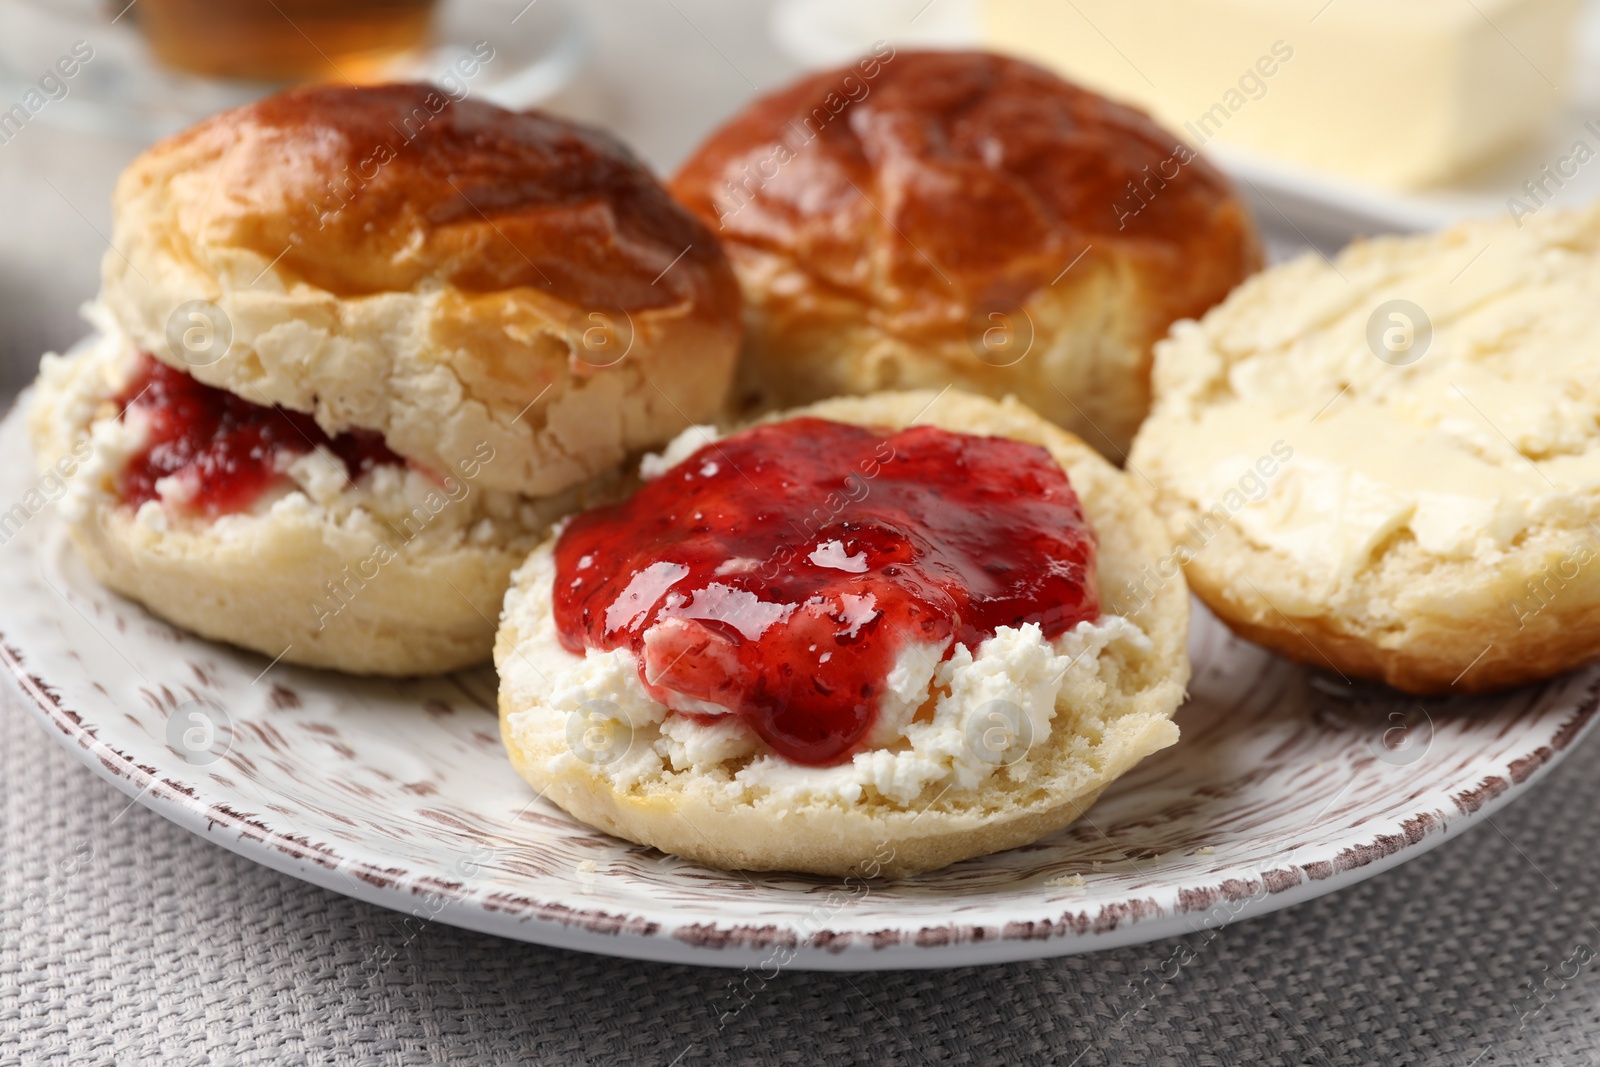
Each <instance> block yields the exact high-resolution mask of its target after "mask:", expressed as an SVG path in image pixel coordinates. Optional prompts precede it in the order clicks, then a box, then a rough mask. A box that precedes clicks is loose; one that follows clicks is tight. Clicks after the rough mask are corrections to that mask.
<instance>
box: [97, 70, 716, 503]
mask: <svg viewBox="0 0 1600 1067" xmlns="http://www.w3.org/2000/svg"><path fill="white" fill-rule="evenodd" d="M113 244H114V245H115V246H116V249H117V251H116V252H115V253H113V254H108V256H107V257H106V260H105V286H104V297H103V299H104V300H105V303H106V305H107V307H108V308H109V309H110V311H111V312H112V314H113V315H114V316H115V317H116V319H117V320H118V322H119V323H120V324H121V326H122V328H123V329H125V330H126V331H127V332H128V333H129V334H130V335H132V337H133V338H134V339H135V340H136V342H137V343H138V344H140V345H141V346H142V347H144V348H146V349H148V350H149V351H151V352H152V353H153V354H154V355H155V356H156V357H157V358H160V359H162V360H165V361H166V362H169V363H171V364H172V365H174V366H177V367H179V368H181V369H184V370H187V371H189V372H190V373H193V374H194V376H195V377H197V378H199V379H200V380H202V381H204V382H206V383H207V384H210V385H216V386H219V387H221V388H225V389H228V390H230V391H232V392H235V393H237V394H239V395H240V396H243V397H245V398H246V399H249V400H252V401H255V402H257V403H276V404H281V405H283V406H285V407H289V408H293V409H295V410H299V411H309V412H312V413H313V414H314V415H315V416H316V417H317V420H318V422H319V423H320V424H322V425H323V427H324V428H325V429H327V430H329V431H330V432H338V431H341V430H345V429H349V428H351V427H360V428H363V429H369V430H376V431H378V432H380V433H383V434H384V435H385V437H386V438H387V440H388V443H389V445H390V447H392V448H394V449H395V451H397V452H399V453H401V454H402V455H404V456H406V457H407V458H409V459H413V460H416V461H417V462H419V463H421V464H423V465H424V466H431V467H433V468H435V469H446V468H447V467H448V460H449V458H450V457H451V456H452V455H456V454H460V453H461V452H462V451H463V450H470V447H471V445H472V443H473V442H475V441H477V440H483V439H487V440H488V441H489V443H490V444H492V445H493V446H494V447H495V448H496V450H497V451H498V452H499V453H500V454H501V456H502V457H503V458H504V459H505V460H506V462H504V463H500V464H496V466H495V467H494V468H493V469H491V470H490V471H488V472H487V473H486V478H487V482H486V484H491V485H492V486H493V487H495V488H504V489H512V490H516V491H519V492H525V493H529V494H534V495H541V494H546V493H553V492H558V491H560V490H562V489H564V488H566V487H568V486H571V485H573V484H576V483H577V482H580V481H582V480H583V479H584V478H586V477H590V476H593V475H594V474H596V473H599V472H600V471H602V470H604V469H605V468H607V467H609V466H611V465H613V464H615V463H616V462H618V461H619V460H620V459H621V458H622V456H623V455H624V454H625V453H626V452H627V451H629V450H632V449H637V448H641V447H647V446H650V445H653V444H656V443H659V441H661V440H663V439H665V438H666V437H670V436H671V435H672V434H673V433H675V432H676V431H677V430H679V429H681V428H682V426H683V425H684V420H685V419H686V418H687V419H691V420H693V419H701V418H705V417H706V416H708V415H710V414H711V413H713V412H714V411H715V410H716V409H717V406H718V405H719V403H720V401H721V397H722V395H723V392H724V390H725V389H726V388H727V385H728V381H729V379H730V377H731V374H732V365H733V361H734V358H735V355H736V353H737V348H738V336H739V330H740V325H739V292H738V285H737V282H736V281H735V279H734V277H733V274H732V271H731V269H730V267H729V265H728V263H727V261H726V258H725V257H724V255H723V253H722V251H721V249H720V247H719V245H718V243H717V240H716V238H715V237H714V236H713V235H712V234H710V233H709V232H708V231H707V230H706V228H705V227H704V226H702V225H701V224H700V223H699V222H698V221H697V220H696V219H694V218H693V217H692V216H691V215H690V214H689V213H688V212H686V211H684V210H683V209H682V208H681V207H680V206H678V205H677V204H676V203H674V202H673V200H672V199H671V197H670V196H668V194H667V193H666V191H665V189H663V188H662V186H661V185H660V184H659V183H658V182H657V181H656V179H655V178H654V177H653V176H652V175H651V174H650V172H649V170H648V169H647V168H646V167H645V166H644V165H643V164H641V163H640V162H639V161H638V160H637V159H636V158H634V156H633V155H632V154H631V153H630V152H629V151H628V150H627V149H626V148H624V147H622V146H621V145H620V144H618V143H617V142H616V141H614V140H613V139H611V138H610V137H609V136H607V135H605V134H603V133H600V132H599V131H596V130H592V129H589V128H587V127H583V126H579V125H576V124H574V123H570V122H567V121H566V120H563V119H558V118H554V117H552V116H548V115H542V114H535V113H521V114H519V113H513V112H510V111H506V110H504V109H502V108H499V107H495V106H493V105H490V104H486V103H482V102H479V101H477V100H471V99H465V100H459V101H457V100H452V99H450V98H449V97H447V96H445V95H444V94H443V92H442V91H441V90H438V89H435V88H432V87H430V86H426V85H382V86H371V87H361V88H348V87H336V86H319V87H315V88H309V89H298V90H293V91H290V92H285V93H280V94H278V95H276V96H273V97H269V98H267V99H265V100H262V101H259V102H257V103H254V104H250V105H247V106H245V107H241V108H236V109H234V110H232V111H228V112H225V113H223V114H221V115H218V116H215V117H214V118H211V119H208V120H207V121H205V122H203V123H201V124H200V125H198V126H196V127H194V128H193V129H190V130H188V131H186V132H184V133H182V134H179V135H177V136H176V137H173V138H170V139H168V140H166V141H163V142H161V143H159V144H157V145H155V146H154V147H152V148H151V149H149V150H148V151H147V152H145V153H144V154H143V155H141V156H140V157H139V158H138V159H136V160H135V161H134V162H133V164H132V165H130V166H129V167H128V169H127V171H126V172H124V174H123V176H122V178H121V180H120V181H119V182H118V185H117V190H116V196H115V233H114V235H113ZM195 300H205V301H210V302H212V303H215V304H217V305H219V306H220V307H221V308H222V310H223V311H224V313H225V314H226V316H227V318H228V321H229V323H230V325H231V333H232V346H231V348H229V349H228V351H227V355H226V356H223V355H222V353H221V352H216V353H210V352H207V353H204V354H203V358H200V359H195V358H192V354H191V353H185V352H181V351H173V348H172V344H171V341H170V337H171V334H170V333H169V327H170V323H171V321H172V319H173V316H174V314H175V312H177V311H178V309H180V308H182V307H183V306H184V305H185V304H187V303H188V302H190V301H195ZM597 313H598V314H600V315H601V316H602V320H603V322H602V320H597V319H595V318H594V315H595V314H597ZM604 322H608V323H610V326H611V330H610V334H609V336H608V337H602V336H601V334H596V333H594V332H593V331H594V327H595V325H596V324H597V323H602V324H603V323H604ZM596 337H600V338H601V340H604V341H606V343H607V344H608V345H609V347H606V348H604V349H601V348H597V347H595V346H593V345H591V344H590V341H591V339H592V338H596Z"/></svg>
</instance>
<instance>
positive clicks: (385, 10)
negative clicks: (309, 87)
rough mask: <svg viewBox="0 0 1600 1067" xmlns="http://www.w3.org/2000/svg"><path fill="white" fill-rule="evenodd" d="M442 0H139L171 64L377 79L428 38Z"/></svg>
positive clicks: (207, 71) (153, 41)
mask: <svg viewBox="0 0 1600 1067" xmlns="http://www.w3.org/2000/svg"><path fill="white" fill-rule="evenodd" d="M434 2H435V0H138V3H137V4H135V5H133V6H132V7H131V8H129V9H128V14H129V17H131V18H135V19H137V21H138V24H139V27H140V29H141V31H142V32H143V33H144V36H145V39H146V40H147V41H148V42H149V43H150V47H151V50H152V51H154V52H155V54H156V57H157V58H158V59H159V60H161V62H163V63H165V64H166V65H167V66H169V67H174V68H176V69H178V70H184V71H189V72H190V73H194V74H203V75H207V76H210V77H217V78H239V79H247V80H251V81H269V82H283V81H310V80H324V79H338V80H340V81H344V80H349V81H355V82H360V81H374V80H379V79H381V78H382V77H383V76H384V72H385V71H386V70H388V69H390V68H392V67H393V66H394V64H395V63H396V61H398V60H400V59H402V58H403V57H405V56H407V55H408V54H410V53H412V52H414V51H415V50H417V49H418V48H420V47H421V46H422V45H424V44H425V43H426V42H427V39H428V35H429V29H430V24H431V21H432V18H433V7H434Z"/></svg>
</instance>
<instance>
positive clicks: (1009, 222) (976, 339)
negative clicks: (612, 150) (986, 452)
mask: <svg viewBox="0 0 1600 1067" xmlns="http://www.w3.org/2000/svg"><path fill="white" fill-rule="evenodd" d="M672 191H673V193H674V194H675V195H676V196H677V197H678V198H679V199H680V200H681V201H682V202H683V203H684V204H686V205H688V206H689V207H690V208H691V209H692V210H693V211H694V212H695V213H696V214H698V215H699V216H700V217H701V218H702V219H703V220H705V222H706V225H707V226H708V227H710V228H711V229H712V230H713V231H715V232H716V234H717V235H718V236H719V237H720V238H721V239H722V241H723V243H724V245H725V247H726V248H727V250H728V255H729V258H730V259H731V260H732V261H733V265H734V269H735V270H736V271H737V272H738V274H739V280H740V282H741V283H742V285H743V287H744V291H745V298H746V301H747V302H748V304H749V308H748V310H747V311H746V325H747V329H748V333H747V336H746V340H745V353H744V358H743V360H742V362H741V364H740V368H739V383H738V385H737V387H736V392H735V400H736V401H737V402H738V403H739V404H740V405H743V406H761V407H780V408H781V407H787V406H790V405H794V404H801V403H809V402H811V401H814V400H820V399H823V398H825V397H828V396H834V395H841V394H847V395H859V394H863V393H871V392H875V391H878V390H883V389H941V388H943V387H944V386H946V385H949V384H951V383H952V382H953V383H955V384H956V385H957V386H958V387H960V388H963V389H966V390H969V391H971V392H977V393H983V394H987V395H989V396H994V397H997V398H998V397H1004V396H1007V395H1014V396H1016V397H1018V398H1019V399H1021V400H1022V401H1023V402H1024V403H1026V404H1028V405H1029V406H1030V407H1032V408H1033V409H1034V410H1036V411H1038V412H1039V413H1040V414H1042V415H1044V416H1045V417H1047V418H1049V419H1051V420H1053V421H1055V422H1057V423H1059V424H1060V425H1062V426H1065V427H1066V428H1067V429H1069V430H1071V431H1072V432H1074V433H1076V434H1078V435H1079V436H1081V437H1082V438H1083V439H1084V440H1086V441H1088V442H1089V443H1090V444H1091V445H1092V446H1094V447H1095V448H1097V449H1099V450H1100V451H1101V452H1102V453H1103V454H1105V455H1106V456H1108V457H1110V458H1111V459H1113V460H1114V461H1116V462H1120V461H1121V460H1122V458H1123V452H1124V451H1125V450H1126V449H1127V447H1128V442H1129V441H1130V440H1132V438H1133V434H1134V431H1135V430H1136V429H1138V426H1139V421H1140V420H1141V419H1142V418H1143V417H1144V414H1145V412H1146V410H1147V409H1148V406H1149V400H1150V389H1149V369H1150V347H1151V345H1152V344H1154V343H1155V342H1156V341H1157V340H1158V339H1160V337H1161V336H1162V335H1163V334H1164V333H1165V332H1166V329H1167V326H1168V325H1169V324H1170V323H1171V322H1173V321H1174V320H1176V319H1181V318H1185V317H1190V316H1195V315H1199V314H1201V313H1203V312H1204V311H1205V310H1206V309H1207V308H1209V307H1210V306H1211V305H1212V304H1215V303H1216V302H1217V301H1218V300H1221V299H1222V298H1223V297H1224V296H1225V295H1227V293H1228V290H1230V289H1231V288H1233V286H1235V285H1237V284H1238V283H1239V281H1240V280H1241V279H1243V278H1244V277H1245V276H1246V275H1248V274H1249V273H1251V272H1252V271H1254V270H1255V269H1257V267H1258V266H1259V265H1260V261H1261V256H1260V244H1259V241H1258V238H1257V236H1256V232H1255V226H1254V224H1253V223H1252V221H1251V219H1250V216H1249V213H1248V212H1247V211H1246V209H1245V207H1244V205H1243V204H1242V203H1241V202H1240V201H1239V199H1238V197H1237V196H1236V195H1235V194H1234V191H1233V189H1232V187H1231V185H1230V184H1229V182H1228V180H1227V178H1226V177H1224V176H1223V175H1222V173H1221V172H1219V171H1218V170H1217V169H1216V168H1214V167H1212V166H1211V165H1210V164H1209V163H1208V162H1206V160H1205V159H1203V158H1200V157H1199V156H1197V155H1196V154H1195V153H1194V152H1193V151H1192V150H1191V149H1190V148H1188V147H1187V146H1185V145H1184V144H1183V143H1182V141H1181V140H1180V139H1179V138H1178V137H1177V136H1176V135H1174V134H1171V133H1169V132H1167V131H1165V130H1163V129H1162V128H1161V127H1160V126H1158V125H1157V124H1156V123H1154V122H1152V121H1151V120H1150V119H1149V118H1148V117H1147V116H1145V115H1144V114H1143V113H1141V112H1139V111H1137V110H1135V109H1133V108H1130V107H1125V106H1123V105H1122V104H1119V103H1116V102H1114V101H1111V100H1108V99H1106V98H1105V97H1103V96H1100V95H1099V94H1097V93H1093V92H1090V91H1089V90H1086V89H1083V88H1080V87H1078V86H1076V85H1073V84H1071V83H1069V82H1066V81H1063V80H1062V79H1061V78H1058V77H1057V76H1055V75H1054V74H1052V73H1050V72H1048V71H1046V70H1044V69H1043V68H1041V67H1037V66H1035V65H1033V64H1031V63H1026V62H1023V61H1021V60H1018V59H1014V58H1011V57H1008V56H1002V55H995V54H992V53H986V52H946V51H939V52H913V51H896V50H894V49H893V48H890V47H888V46H886V45H882V44H880V45H879V46H878V48H877V49H876V50H875V52H874V53H873V54H872V55H869V56H866V57H864V58H863V59H862V60H861V61H859V62H858V63H856V64H854V65H853V66H850V67H842V68H839V69H836V70H829V71H821V72H818V73H816V74H813V75H811V76H808V77H806V78H804V79H802V80H800V81H798V82H796V83H795V84H793V85H791V86H788V87H786V88H784V89H781V90H779V91H777V92H775V93H772V94H770V95H767V96H764V97H762V98H760V99H758V100H756V101H754V102H752V103H751V104H750V105H749V106H748V107H746V108H744V109H743V110H742V111H740V112H739V113H738V114H737V115H735V116H734V117H733V118H731V119H730V120H729V121H728V122H727V123H725V124H724V125H723V126H722V127H720V128H719V129H717V130H716V131H715V132H713V133H712V134H711V135H710V136H709V137H708V138H707V139H706V141H705V142H704V143H703V144H702V145H701V146H700V147H699V148H698V149H696V150H695V152H694V154H693V155H691V156H690V157H689V159H688V160H687V161H686V162H685V163H684V164H683V167H682V168H681V169H680V170H679V172H678V173H677V175H676V176H674V178H673V179H672Z"/></svg>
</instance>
